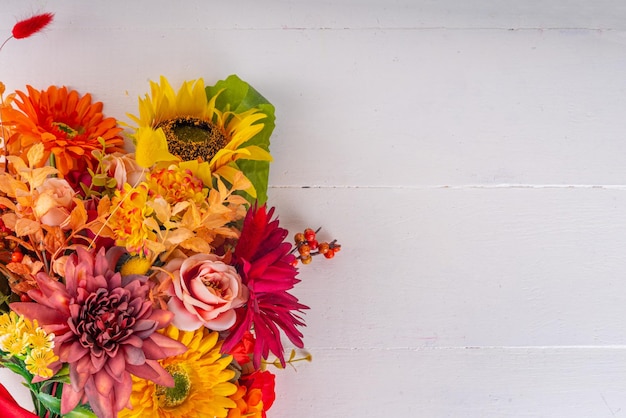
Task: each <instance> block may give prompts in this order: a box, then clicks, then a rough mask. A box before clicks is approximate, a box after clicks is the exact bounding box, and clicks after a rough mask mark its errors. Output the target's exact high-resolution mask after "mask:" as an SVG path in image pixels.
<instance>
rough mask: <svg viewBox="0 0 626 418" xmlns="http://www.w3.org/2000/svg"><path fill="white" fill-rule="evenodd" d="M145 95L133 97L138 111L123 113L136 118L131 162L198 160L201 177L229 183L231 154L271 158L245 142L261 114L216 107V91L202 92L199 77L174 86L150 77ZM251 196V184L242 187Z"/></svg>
mask: <svg viewBox="0 0 626 418" xmlns="http://www.w3.org/2000/svg"><path fill="white" fill-rule="evenodd" d="M150 86H151V95H146V96H145V98H144V99H141V98H140V99H139V115H138V116H135V115H128V116H129V117H130V118H131V119H132V120H133V121H134V122H135V123H136V124H137V127H136V131H135V134H134V140H135V150H136V152H135V154H136V159H137V162H138V163H139V164H140V165H141V166H143V167H151V166H152V165H154V164H156V163H158V162H161V161H173V160H178V159H180V160H183V161H192V160H201V161H203V162H205V163H206V164H205V165H203V166H202V169H203V170H204V171H205V173H203V175H202V176H199V177H201V178H210V175H208V176H207V175H206V174H207V173H206V171H208V172H209V173H210V174H217V175H219V176H220V177H222V178H224V179H225V180H226V181H228V182H230V183H231V184H232V182H233V180H234V178H235V175H236V174H237V173H238V172H239V171H240V170H239V167H237V165H236V164H234V163H235V162H236V161H237V160H252V161H271V159H272V157H271V156H270V153H269V152H268V151H267V150H265V149H263V148H262V147H259V146H258V145H252V144H250V143H248V141H250V140H251V139H252V138H254V137H255V135H257V134H258V133H259V132H261V131H262V130H263V128H264V123H262V122H260V121H261V120H263V119H265V118H266V117H267V115H266V114H265V113H263V112H262V111H261V110H260V109H258V108H251V109H248V110H246V111H244V112H241V113H237V112H234V111H232V110H230V109H228V108H227V109H223V110H220V109H218V108H217V107H216V101H217V100H218V96H219V95H220V92H218V93H217V94H215V95H213V96H212V97H210V98H209V97H208V95H207V91H206V89H205V85H204V81H203V80H202V79H198V80H190V81H185V82H184V83H183V84H182V86H181V87H180V89H179V90H178V92H175V91H174V89H173V88H172V86H171V85H170V83H169V82H168V81H167V79H166V78H165V77H161V79H160V83H155V82H151V83H150ZM246 192H247V193H249V194H250V195H251V196H252V197H256V191H255V189H254V186H251V187H250V188H249V189H248V190H246Z"/></svg>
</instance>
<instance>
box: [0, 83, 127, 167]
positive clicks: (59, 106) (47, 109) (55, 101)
mask: <svg viewBox="0 0 626 418" xmlns="http://www.w3.org/2000/svg"><path fill="white" fill-rule="evenodd" d="M26 88H27V89H28V94H26V93H24V92H22V91H17V92H15V94H14V95H11V96H9V98H8V99H7V101H6V104H5V105H4V106H3V107H2V108H0V115H1V117H2V122H3V124H4V128H5V129H6V131H7V132H6V134H7V135H6V138H7V144H6V148H7V153H8V154H9V155H17V156H20V157H22V158H23V159H24V160H26V154H27V153H28V150H29V149H30V148H31V147H32V146H33V145H34V144H37V143H42V144H43V145H44V148H45V158H44V159H43V160H42V162H41V164H42V165H43V164H46V163H47V160H48V158H49V157H50V155H51V154H52V155H53V156H54V165H55V166H56V168H57V169H58V170H59V172H60V173H61V175H63V176H65V175H66V174H67V173H68V172H69V171H70V170H80V171H86V169H87V168H90V169H93V168H94V167H95V166H96V165H97V160H96V159H95V158H94V157H93V156H92V155H91V151H93V150H100V149H102V145H101V144H100V143H99V141H98V138H99V137H101V138H102V139H103V141H104V144H105V152H106V153H111V152H116V151H123V145H124V140H123V138H122V137H121V136H120V135H119V133H120V132H121V131H122V128H120V127H118V126H117V120H115V119H114V118H105V117H104V116H103V114H102V106H103V105H102V103H101V102H96V103H92V102H91V95H90V94H85V95H84V96H80V95H79V94H78V92H76V91H75V90H68V89H67V87H61V88H59V87H56V86H51V87H49V88H48V89H47V90H42V91H39V90H36V89H34V88H33V87H31V86H26Z"/></svg>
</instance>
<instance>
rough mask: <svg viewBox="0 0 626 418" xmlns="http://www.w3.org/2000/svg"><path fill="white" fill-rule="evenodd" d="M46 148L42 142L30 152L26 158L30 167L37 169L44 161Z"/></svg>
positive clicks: (31, 148)
mask: <svg viewBox="0 0 626 418" xmlns="http://www.w3.org/2000/svg"><path fill="white" fill-rule="evenodd" d="M44 150H45V148H44V146H43V144H42V143H41V142H38V143H36V144H35V145H33V146H32V147H30V149H29V150H28V153H27V154H26V158H27V159H28V166H29V167H31V168H32V167H37V166H38V165H39V163H41V162H42V161H43V159H44Z"/></svg>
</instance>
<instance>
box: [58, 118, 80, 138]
mask: <svg viewBox="0 0 626 418" xmlns="http://www.w3.org/2000/svg"><path fill="white" fill-rule="evenodd" d="M52 125H53V126H55V127H56V128H57V129H58V130H60V131H61V132H63V133H65V134H66V135H67V137H68V138H70V139H71V138H74V137H76V135H78V134H79V133H80V132H79V131H77V130H76V129H74V128H72V127H71V126H69V125H67V124H65V123H63V122H52Z"/></svg>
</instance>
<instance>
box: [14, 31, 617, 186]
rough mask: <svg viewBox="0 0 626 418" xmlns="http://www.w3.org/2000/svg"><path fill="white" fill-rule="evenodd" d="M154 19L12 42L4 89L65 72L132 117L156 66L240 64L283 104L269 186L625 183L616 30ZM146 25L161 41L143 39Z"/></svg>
mask: <svg viewBox="0 0 626 418" xmlns="http://www.w3.org/2000/svg"><path fill="white" fill-rule="evenodd" d="M160 33H161V32H160V31H159V30H155V29H152V30H143V29H135V28H133V29H124V30H121V29H120V30H116V31H110V32H102V31H87V30H84V29H79V28H74V27H71V26H68V27H66V28H63V27H61V28H55V30H54V31H53V30H50V31H49V32H47V33H45V34H44V35H42V36H40V37H39V38H37V42H36V43H35V38H33V39H28V40H24V43H20V44H18V42H17V41H15V42H13V43H10V44H7V47H6V49H5V50H4V51H2V52H3V55H4V56H3V60H5V62H10V63H12V64H14V65H12V66H9V67H8V68H6V69H5V70H4V71H3V75H2V79H3V81H4V82H5V84H6V85H7V88H8V89H9V91H11V90H13V89H17V88H23V87H24V85H25V84H27V83H30V84H34V85H35V86H37V87H41V88H43V87H47V86H48V85H50V84H68V85H70V86H72V87H74V88H76V89H79V90H80V91H82V92H91V93H93V94H94V97H95V98H96V99H97V100H101V101H103V102H104V103H105V112H106V113H107V114H108V115H112V116H116V117H118V118H120V119H122V120H125V121H127V120H128V119H127V118H126V114H127V113H137V97H139V96H140V95H142V96H143V95H145V94H146V93H147V92H148V91H149V85H148V79H152V80H156V79H158V77H159V76H160V75H161V74H164V75H167V76H168V77H169V78H170V79H171V81H172V83H173V84H175V85H178V84H179V83H180V82H181V81H182V80H184V79H193V78H197V77H200V76H204V77H205V78H206V80H207V82H214V81H216V80H217V79H220V78H224V77H226V76H227V75H228V74H230V73H235V72H236V73H239V74H240V75H241V76H242V77H243V78H244V79H246V80H248V81H250V82H251V83H252V84H253V85H254V86H256V87H257V89H259V90H260V91H261V92H262V93H263V94H265V95H266V96H267V97H268V99H269V100H271V101H272V102H273V103H274V104H275V105H276V108H277V118H278V119H277V124H278V126H277V129H276V132H275V135H274V137H273V141H274V146H273V152H274V155H275V159H276V162H275V164H274V170H273V171H272V182H273V183H274V184H276V185H296V186H301V185H321V186H337V185H359V186H386V187H387V186H416V185H417V186H423V185H454V186H458V185H475V184H488V185H501V184H560V185H563V184H566V185H571V184H573V185H578V184H585V185H589V184H591V185H621V184H624V182H625V181H626V165H624V164H623V161H622V160H623V158H622V156H623V155H624V154H625V153H626V142H625V141H623V140H622V139H623V138H622V132H623V129H622V119H623V118H622V115H624V114H626V101H625V100H623V96H624V95H623V92H624V91H626V78H624V77H623V73H624V71H623V70H624V68H626V53H625V52H626V50H625V49H626V42H624V33H623V32H615V31H609V32H603V31H589V30H581V31H579V30H575V31H543V30H529V31H502V30H478V31H471V36H468V33H467V32H466V31H450V30H443V29H441V30H426V31H421V30H420V31H416V30H343V31H325V30H315V31H264V30H259V31H254V32H252V33H251V32H250V31H232V30H212V29H206V28H203V29H193V28H192V29H189V30H184V31H180V32H171V31H170V32H167V33H168V35H167V36H161V34H160ZM151 39H154V40H156V39H158V40H159V41H158V42H159V45H158V47H155V48H146V46H145V45H147V44H149V43H150V40H151ZM185 39H200V40H202V41H199V42H198V43H187V42H185ZM111 45H115V48H111ZM58 48H62V50H61V52H53V51H57V50H58ZM93 50H98V51H101V53H99V54H97V55H90V53H91V51H93ZM235 51H236V52H235ZM66 56H73V57H85V56H88V57H90V58H89V59H87V60H81V64H80V65H76V64H75V63H73V62H71V61H68V60H66V59H65V57H66ZM119 63H124V64H123V65H120V64H119ZM146 63H150V64H149V65H147V64H146ZM41 68H46V71H43V72H42V71H41ZM103 68H107V73H108V76H106V77H103V76H101V75H98V74H100V72H101V71H102V69H103ZM278 73H280V74H281V76H280V77H276V76H275V75H276V74H278Z"/></svg>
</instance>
